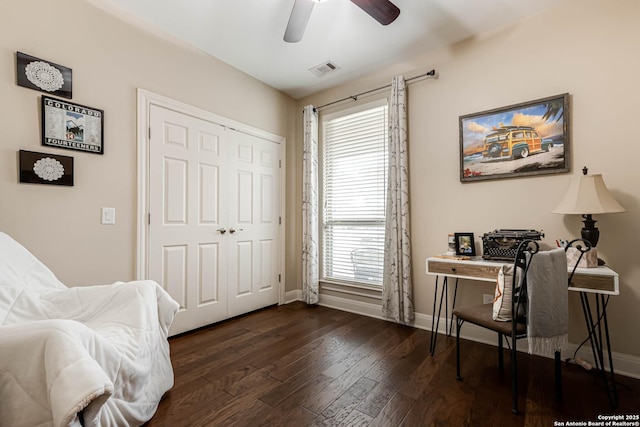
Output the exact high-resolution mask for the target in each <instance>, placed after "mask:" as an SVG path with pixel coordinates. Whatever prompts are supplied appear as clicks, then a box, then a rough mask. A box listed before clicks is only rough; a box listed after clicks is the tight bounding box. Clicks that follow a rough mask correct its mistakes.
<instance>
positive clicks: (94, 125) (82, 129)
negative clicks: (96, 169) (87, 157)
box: [42, 95, 104, 154]
mask: <svg viewBox="0 0 640 427" xmlns="http://www.w3.org/2000/svg"><path fill="white" fill-rule="evenodd" d="M103 129H104V111H102V110H99V109H97V108H91V107H87V106H84V105H79V104H74V103H71V102H68V101H63V100H60V99H56V98H50V97H48V96H44V95H43V96H42V145H48V146H51V147H59V148H68V149H71V150H79V151H86V152H89V153H96V154H104V139H103Z"/></svg>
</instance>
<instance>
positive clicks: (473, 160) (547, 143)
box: [459, 93, 571, 182]
mask: <svg viewBox="0 0 640 427" xmlns="http://www.w3.org/2000/svg"><path fill="white" fill-rule="evenodd" d="M569 121H570V114H569V94H568V93H564V94H560V95H555V96H550V97H546V98H540V99H536V100H533V101H527V102H522V103H519V104H513V105H508V106H506V107H500V108H495V109H492V110H487V111H481V112H479V113H473V114H467V115H464V116H460V119H459V134H460V181H461V182H472V181H483V180H489V179H500V178H515V177H522V176H534V175H544V174H557V173H567V172H569V171H570V166H569V164H570V152H571V150H570V148H571V144H570V142H571V141H570V134H569Z"/></svg>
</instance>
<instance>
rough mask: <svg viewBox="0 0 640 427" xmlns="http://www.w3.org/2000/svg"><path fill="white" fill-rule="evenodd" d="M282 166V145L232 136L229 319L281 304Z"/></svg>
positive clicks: (245, 135)
mask: <svg viewBox="0 0 640 427" xmlns="http://www.w3.org/2000/svg"><path fill="white" fill-rule="evenodd" d="M279 162H280V144H276V143H274V142H270V141H266V140H264V139H261V138H258V137H255V136H251V135H247V134H244V133H241V132H233V133H232V134H230V136H229V168H230V180H229V224H230V235H229V245H230V246H229V254H228V256H229V258H228V259H229V270H228V278H229V286H228V289H229V294H228V295H229V316H230V317H231V316H236V315H239V314H242V313H247V312H249V311H252V310H256V309H258V308H261V307H266V306H268V305H272V304H276V303H277V302H278V289H279V287H278V285H279V271H278V266H279V265H280V263H279V262H280V259H279V254H280V250H279V248H280V244H281V242H280V241H279V240H280V230H279V227H280V225H279V221H280V216H279V212H280V167H279ZM234 230H235V231H234Z"/></svg>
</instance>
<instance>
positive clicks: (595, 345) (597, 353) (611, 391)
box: [580, 292, 618, 408]
mask: <svg viewBox="0 0 640 427" xmlns="http://www.w3.org/2000/svg"><path fill="white" fill-rule="evenodd" d="M608 298H609V297H608V296H607V297H606V299H605V295H603V294H596V295H595V302H596V313H595V314H596V316H595V318H594V316H593V311H592V309H591V304H590V303H589V295H588V294H587V293H586V292H580V301H581V302H582V311H583V313H584V319H585V322H586V324H587V331H588V333H589V342H590V344H591V351H592V352H593V359H594V362H595V365H596V369H597V370H598V371H599V372H600V374H601V375H602V379H603V381H604V385H605V387H606V389H607V397H608V399H609V403H610V404H611V407H612V408H616V407H617V406H618V389H617V387H616V378H615V373H614V370H613V358H612V356H611V340H610V338H609V322H608V320H607V302H608ZM603 323H604V338H605V339H606V346H607V357H608V358H609V375H610V378H607V372H606V371H605V369H604V364H605V360H604V342H603V337H602V334H603Z"/></svg>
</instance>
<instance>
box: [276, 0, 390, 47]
mask: <svg viewBox="0 0 640 427" xmlns="http://www.w3.org/2000/svg"><path fill="white" fill-rule="evenodd" d="M321 1H323V0H295V3H294V4H293V9H292V10H291V16H289V23H288V24H287V29H286V30H285V32H284V41H286V42H287V43H297V42H299V41H300V40H302V36H303V35H304V30H305V28H306V27H307V22H309V17H310V16H311V11H312V10H313V6H315V4H316V3H320V2H321ZM351 2H352V3H355V5H356V6H358V7H359V8H360V9H362V10H364V11H365V12H367V13H368V14H369V15H370V16H371V17H372V18H373V19H375V20H376V21H378V22H379V23H380V24H382V25H389V24H391V23H392V22H393V21H395V20H396V18H397V17H398V15H400V9H398V6H396V5H395V4H393V3H391V2H390V1H389V0H351Z"/></svg>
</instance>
